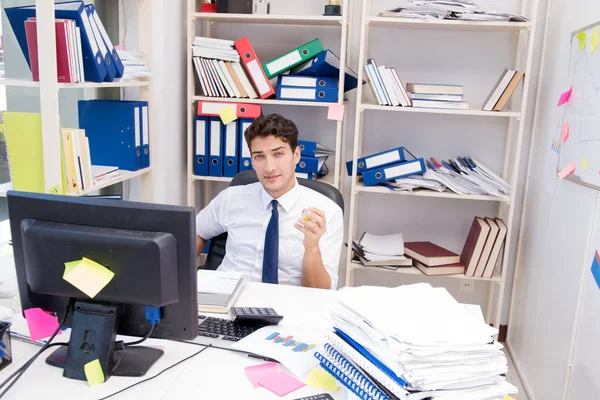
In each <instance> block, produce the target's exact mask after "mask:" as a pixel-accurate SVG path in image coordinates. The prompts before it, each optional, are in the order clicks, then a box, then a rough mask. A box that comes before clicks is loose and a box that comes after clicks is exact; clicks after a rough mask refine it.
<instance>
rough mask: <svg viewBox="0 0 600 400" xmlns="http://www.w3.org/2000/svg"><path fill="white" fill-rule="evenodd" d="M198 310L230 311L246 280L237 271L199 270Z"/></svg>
mask: <svg viewBox="0 0 600 400" xmlns="http://www.w3.org/2000/svg"><path fill="white" fill-rule="evenodd" d="M197 277H198V311H200V312H213V313H223V314H225V313H228V312H229V310H230V309H231V306H232V305H233V303H235V300H236V299H237V297H238V296H239V295H240V293H241V292H242V291H243V288H244V283H245V280H244V278H243V277H242V274H240V273H237V272H220V271H209V270H202V269H201V270H198V274H197Z"/></svg>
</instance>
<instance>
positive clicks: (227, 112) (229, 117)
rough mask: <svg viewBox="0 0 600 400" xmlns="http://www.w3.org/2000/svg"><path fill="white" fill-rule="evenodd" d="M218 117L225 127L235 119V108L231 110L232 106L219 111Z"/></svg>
mask: <svg viewBox="0 0 600 400" xmlns="http://www.w3.org/2000/svg"><path fill="white" fill-rule="evenodd" d="M219 116H220V117H221V121H223V123H224V124H225V125H227V124H228V123H230V122H232V121H235V120H236V119H237V115H236V113H235V108H233V106H227V107H223V108H222V109H221V110H219Z"/></svg>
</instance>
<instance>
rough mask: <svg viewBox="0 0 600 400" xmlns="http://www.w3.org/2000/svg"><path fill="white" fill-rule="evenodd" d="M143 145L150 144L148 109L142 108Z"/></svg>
mask: <svg viewBox="0 0 600 400" xmlns="http://www.w3.org/2000/svg"><path fill="white" fill-rule="evenodd" d="M142 124H143V125H142V144H143V145H147V144H149V143H150V138H149V134H148V130H149V128H148V107H142Z"/></svg>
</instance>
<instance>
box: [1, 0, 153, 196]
mask: <svg viewBox="0 0 600 400" xmlns="http://www.w3.org/2000/svg"><path fill="white" fill-rule="evenodd" d="M137 1H138V4H139V14H138V15H139V23H138V29H139V32H138V34H139V37H140V41H139V50H140V51H142V52H143V53H144V57H145V59H144V62H145V63H146V65H148V66H149V69H151V68H150V64H151V63H150V59H149V57H148V55H149V54H151V45H152V43H151V41H150V40H149V39H148V38H150V37H151V26H152V18H151V16H152V4H151V0H137ZM35 5H36V19H37V40H38V59H39V63H40V68H39V70H40V77H39V82H34V81H30V80H20V79H2V80H0V86H11V87H32V88H38V89H39V91H40V113H41V119H42V145H43V157H44V187H45V190H46V192H48V191H49V189H51V188H53V187H55V186H57V185H58V186H59V187H60V186H61V184H62V172H61V171H62V169H61V157H60V154H61V152H62V146H61V137H60V128H61V126H60V122H59V101H58V93H59V91H60V90H61V89H101V88H123V87H137V88H139V100H142V101H147V102H148V104H149V110H150V112H149V119H150V122H149V125H150V127H151V129H150V130H149V133H150V143H153V142H155V143H156V142H157V140H155V139H154V138H156V136H157V135H158V134H159V132H158V131H157V129H156V125H154V124H153V123H152V120H153V112H152V101H151V100H152V99H151V97H152V92H151V83H152V82H151V81H150V80H144V81H115V82H101V83H96V82H79V83H59V82H58V81H57V72H56V69H57V67H56V50H55V49H56V35H55V16H54V2H49V1H46V0H36V2H35ZM5 29H10V26H6V27H5ZM8 111H10V110H8ZM70 112H77V110H70ZM150 153H151V154H150V160H151V162H152V159H153V157H152V153H154V151H153V147H152V145H151V146H150ZM138 176H139V177H141V183H142V196H141V197H142V200H143V201H148V202H152V201H153V199H154V188H153V181H152V167H149V168H145V169H141V170H138V171H121V175H120V176H119V177H118V178H115V179H112V180H109V181H106V182H102V183H100V184H98V185H96V186H94V187H92V188H90V189H89V190H84V191H81V192H79V193H76V194H72V195H75V196H81V195H85V194H90V193H92V192H94V191H96V190H99V189H102V188H105V187H108V186H111V185H114V184H117V183H121V182H124V181H127V180H129V179H132V178H134V177H138ZM4 189H5V190H2V189H1V188H0V196H5V195H6V188H4Z"/></svg>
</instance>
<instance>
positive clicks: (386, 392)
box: [315, 283, 517, 400]
mask: <svg viewBox="0 0 600 400" xmlns="http://www.w3.org/2000/svg"><path fill="white" fill-rule="evenodd" d="M382 299H385V300H382ZM330 316H331V319H332V322H333V330H332V331H331V332H329V333H328V334H327V335H326V339H327V344H326V345H325V347H324V350H323V352H322V353H321V352H317V353H315V357H317V359H319V361H320V363H321V366H322V367H323V368H325V369H326V370H327V371H328V372H329V373H330V374H331V375H333V376H334V377H336V379H337V380H338V381H339V383H340V384H342V385H344V386H345V387H346V388H348V389H349V390H350V391H352V392H354V393H355V394H356V395H357V396H358V397H360V398H361V399H407V400H420V399H426V398H431V399H446V400H449V399H452V400H465V399H469V400H486V399H490V400H495V399H502V398H503V396H504V395H508V394H514V393H516V392H517V388H516V387H514V386H513V385H511V384H509V383H508V382H506V380H505V377H504V376H503V374H506V372H507V371H508V365H507V360H506V356H505V355H504V353H503V352H502V351H501V349H502V345H501V344H500V343H497V342H496V341H494V339H493V338H492V336H493V335H496V334H497V333H498V331H497V329H495V328H493V327H490V326H489V325H487V324H486V323H485V321H484V320H483V318H482V317H481V316H480V311H479V316H475V315H473V314H472V313H471V312H469V311H468V310H467V308H466V307H465V306H463V305H461V304H459V303H458V302H457V301H456V300H455V299H454V298H453V297H452V296H451V295H450V294H449V293H448V292H447V291H446V289H444V288H433V287H431V286H430V285H429V284H426V283H419V284H415V285H405V286H400V287H396V288H382V287H369V286H362V287H357V288H355V287H345V288H342V289H341V290H340V291H339V296H338V297H337V300H336V303H334V305H333V306H332V309H331V311H330Z"/></svg>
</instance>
